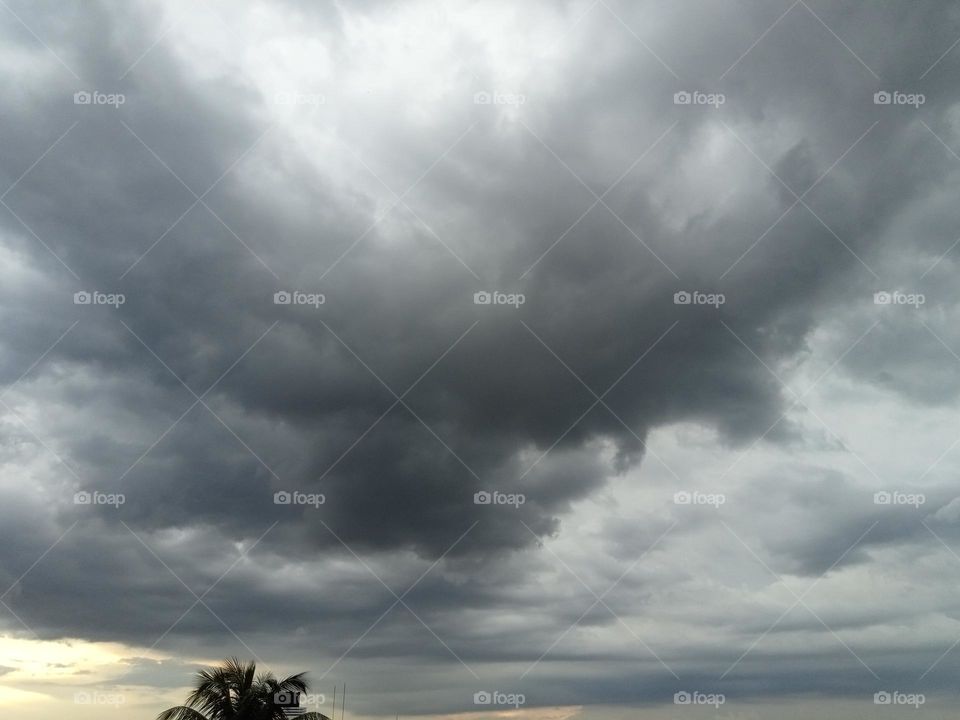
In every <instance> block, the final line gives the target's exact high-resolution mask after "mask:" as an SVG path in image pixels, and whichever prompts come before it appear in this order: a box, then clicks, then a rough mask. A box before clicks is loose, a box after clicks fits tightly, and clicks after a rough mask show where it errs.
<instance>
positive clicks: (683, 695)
mask: <svg viewBox="0 0 960 720" xmlns="http://www.w3.org/2000/svg"><path fill="white" fill-rule="evenodd" d="M692 701H693V697H692V696H691V695H690V693H688V692H687V691H686V690H681V691H680V692H678V693H674V694H673V704H674V705H689V704H690V703H691V702H692Z"/></svg>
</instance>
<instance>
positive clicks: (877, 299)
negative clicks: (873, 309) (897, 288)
mask: <svg viewBox="0 0 960 720" xmlns="http://www.w3.org/2000/svg"><path fill="white" fill-rule="evenodd" d="M891 300H893V296H892V295H891V294H890V293H888V292H887V291H886V290H881V291H880V292H875V293H874V294H873V304H874V305H889V304H890V302H891Z"/></svg>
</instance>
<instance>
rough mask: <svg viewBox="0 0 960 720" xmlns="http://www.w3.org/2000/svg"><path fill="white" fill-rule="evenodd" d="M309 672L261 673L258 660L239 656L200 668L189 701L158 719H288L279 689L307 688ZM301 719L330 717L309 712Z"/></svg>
mask: <svg viewBox="0 0 960 720" xmlns="http://www.w3.org/2000/svg"><path fill="white" fill-rule="evenodd" d="M305 677H306V673H297V674H296V675H291V676H290V677H288V678H284V679H283V680H277V678H276V677H274V675H273V674H272V673H260V674H257V664H256V663H254V662H248V663H243V662H241V661H240V660H238V659H237V658H230V659H228V660H224V661H223V663H222V664H221V665H219V666H217V667H212V668H204V669H202V670H200V671H198V672H197V675H196V688H195V689H194V691H193V692H192V693H190V697H188V698H187V702H186V705H177V706H176V707H172V708H169V709H167V710H164V711H163V712H162V713H160V714H159V715H158V716H157V720H284V717H285V716H284V713H283V708H282V707H280V706H278V705H276V704H275V703H274V695H275V694H276V693H283V692H288V693H289V692H292V693H301V692H306V691H307V682H306V679H305ZM297 720H330V718H328V717H327V716H326V715H324V714H323V713H318V712H309V713H303V714H302V715H298V716H297Z"/></svg>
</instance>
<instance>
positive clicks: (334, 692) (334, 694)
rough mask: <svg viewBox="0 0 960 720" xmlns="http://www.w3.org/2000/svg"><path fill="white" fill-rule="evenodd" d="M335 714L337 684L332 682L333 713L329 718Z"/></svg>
mask: <svg viewBox="0 0 960 720" xmlns="http://www.w3.org/2000/svg"><path fill="white" fill-rule="evenodd" d="M336 716H337V684H336V683H334V684H333V714H332V715H331V716H330V718H331V720H333V718H335V717H336Z"/></svg>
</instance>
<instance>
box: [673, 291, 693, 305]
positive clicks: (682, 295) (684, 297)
mask: <svg viewBox="0 0 960 720" xmlns="http://www.w3.org/2000/svg"><path fill="white" fill-rule="evenodd" d="M691 299H692V296H691V295H690V293H688V292H687V291H686V290H681V291H680V292H675V293H674V294H673V304H674V305H689V304H690V301H691Z"/></svg>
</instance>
